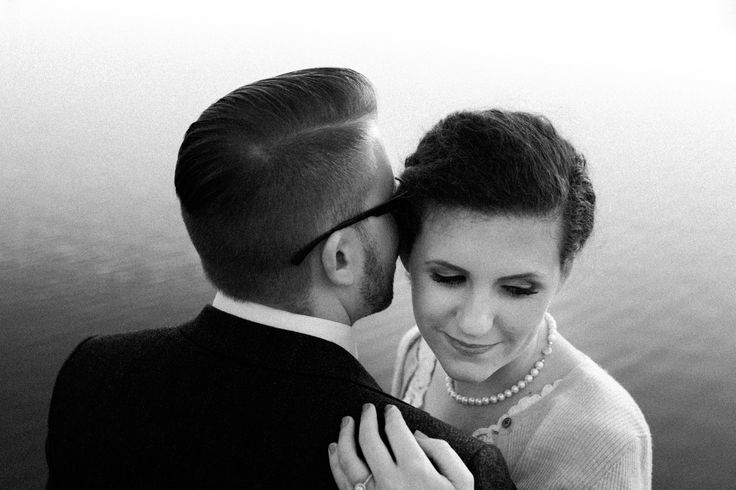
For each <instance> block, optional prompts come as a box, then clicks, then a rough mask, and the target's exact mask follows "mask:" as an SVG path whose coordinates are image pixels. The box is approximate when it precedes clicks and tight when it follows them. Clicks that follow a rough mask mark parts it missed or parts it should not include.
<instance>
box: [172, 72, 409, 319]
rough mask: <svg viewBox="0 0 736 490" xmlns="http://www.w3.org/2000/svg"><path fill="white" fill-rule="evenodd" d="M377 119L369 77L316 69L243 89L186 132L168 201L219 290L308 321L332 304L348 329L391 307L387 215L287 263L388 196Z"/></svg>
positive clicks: (391, 240) (392, 243)
mask: <svg viewBox="0 0 736 490" xmlns="http://www.w3.org/2000/svg"><path fill="white" fill-rule="evenodd" d="M375 116H376V101H375V96H374V93H373V88H372V87H371V85H370V83H369V82H368V80H367V79H366V78H365V77H363V76H362V75H361V74H359V73H357V72H355V71H352V70H348V69H341V68H314V69H306V70H300V71H295V72H291V73H286V74H283V75H279V76H277V77H274V78H269V79H266V80H261V81H258V82H255V83H252V84H249V85H246V86H243V87H240V88H239V89H237V90H235V91H233V92H231V93H230V94H228V95H226V96H225V97H223V98H222V99H220V100H218V101H217V102H215V103H214V104H212V105H211V106H210V107H209V108H208V109H207V110H205V111H204V112H203V113H202V115H201V116H200V117H199V119H198V120H197V121H196V122H194V123H193V124H192V125H191V126H190V127H189V129H188V131H187V132H186V135H185V136H184V141H183V142H182V145H181V148H180V149H179V157H178V161H177V165H176V174H175V185H176V192H177V195H178V196H179V199H180V202H181V209H182V216H183V218H184V223H185V224H186V227H187V230H188V232H189V236H190V237H191V239H192V242H193V243H194V246H195V248H196V249H197V252H198V253H199V255H200V258H201V260H202V265H203V267H204V270H205V273H206V274H207V277H208V278H209V279H210V280H211V281H212V283H213V284H214V285H215V286H216V287H217V288H218V289H219V290H221V291H223V292H224V293H225V294H227V295H229V296H231V297H233V298H237V299H243V300H249V301H256V302H260V303H264V304H268V305H272V306H279V307H282V308H286V309H289V310H291V311H296V312H300V313H308V314H314V313H315V309H319V305H320V304H322V303H324V300H325V299H324V298H322V297H321V296H324V295H325V294H327V295H328V296H329V295H334V297H335V298H336V301H338V302H340V303H341V304H343V305H344V306H345V309H346V311H347V312H348V316H349V317H350V320H351V321H355V320H357V319H358V318H360V317H361V316H365V315H366V314H369V313H372V312H373V311H368V310H371V309H373V310H374V311H378V309H382V308H385V307H386V306H387V303H390V296H391V284H392V280H393V270H394V263H395V253H396V250H395V249H396V239H395V236H394V235H395V230H394V228H393V226H394V225H393V223H392V222H390V218H388V217H378V218H375V219H368V220H362V221H360V222H358V223H356V224H354V225H352V226H349V227H347V228H343V229H340V230H336V231H335V232H334V233H332V234H330V235H329V236H327V237H325V239H324V240H322V241H320V243H318V244H317V245H316V246H315V247H314V248H313V249H312V250H310V251H309V253H308V254H307V255H306V256H305V257H304V258H303V260H302V261H301V262H300V263H299V264H294V263H293V261H292V258H293V256H294V254H295V252H297V251H298V250H300V249H301V248H303V247H304V246H305V245H306V244H308V243H309V242H310V241H312V240H313V239H314V238H315V237H317V236H319V235H320V234H322V233H324V232H325V231H327V230H330V229H331V228H332V227H333V226H334V225H335V224H336V223H339V222H341V221H343V220H346V219H348V218H350V217H352V216H354V215H356V214H359V213H360V212H362V211H364V210H365V209H367V208H368V207H371V206H375V205H378V204H380V203H381V202H383V201H385V200H387V199H388V198H389V197H390V195H391V193H392V191H393V174H392V172H391V168H390V165H389V164H388V160H387V159H386V155H385V152H384V150H383V147H382V146H381V143H380V141H379V140H378V138H377V134H376V130H375ZM330 254H334V257H333V258H332V259H331V258H330ZM330 268H332V269H330ZM348 271H349V272H350V273H349V274H347V272H348ZM335 274H336V275H335ZM389 276H390V279H387V278H388V277H389ZM377 290H379V292H378V293H376V291H377ZM361 291H363V292H362V293H361ZM367 293H370V294H367ZM315 295H316V297H315ZM376 296H378V297H379V298H378V300H375V299H374V300H369V298H375V297H376ZM335 298H330V299H328V302H329V301H331V300H332V299H335ZM371 302H373V303H375V306H370V305H368V304H367V303H371Z"/></svg>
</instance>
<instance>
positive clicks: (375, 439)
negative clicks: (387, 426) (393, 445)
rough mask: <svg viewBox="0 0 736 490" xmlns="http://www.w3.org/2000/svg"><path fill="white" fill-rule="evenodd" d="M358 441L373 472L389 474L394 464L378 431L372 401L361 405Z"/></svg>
mask: <svg viewBox="0 0 736 490" xmlns="http://www.w3.org/2000/svg"><path fill="white" fill-rule="evenodd" d="M358 441H360V449H362V450H363V456H365V460H366V462H368V466H370V467H371V469H372V470H373V473H374V474H381V475H387V476H388V475H390V474H391V471H392V469H393V468H394V467H395V466H396V465H395V464H394V460H393V459H392V458H391V454H390V453H389V452H388V448H386V445H385V444H384V443H383V440H382V439H381V435H380V433H379V432H378V419H377V417H376V407H374V406H373V404H372V403H366V404H365V405H363V413H362V415H361V416H360V428H359V429H358Z"/></svg>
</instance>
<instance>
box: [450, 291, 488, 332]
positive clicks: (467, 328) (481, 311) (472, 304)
mask: <svg viewBox="0 0 736 490" xmlns="http://www.w3.org/2000/svg"><path fill="white" fill-rule="evenodd" d="M493 317H494V313H493V305H492V303H491V295H490V293H488V292H483V291H473V292H472V293H471V294H470V295H469V297H468V298H466V300H465V302H464V304H463V305H462V307H461V308H460V311H459V318H458V327H459V328H460V331H461V332H462V333H464V334H465V335H467V336H468V337H482V336H483V335H485V334H487V333H488V332H489V331H490V330H491V329H492V328H493Z"/></svg>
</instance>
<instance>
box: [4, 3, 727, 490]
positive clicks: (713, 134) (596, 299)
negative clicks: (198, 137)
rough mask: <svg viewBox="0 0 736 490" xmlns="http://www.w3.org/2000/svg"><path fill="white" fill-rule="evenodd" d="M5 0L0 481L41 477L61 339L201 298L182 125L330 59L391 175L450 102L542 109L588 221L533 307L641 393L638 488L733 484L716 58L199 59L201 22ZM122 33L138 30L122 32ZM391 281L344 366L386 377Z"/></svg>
mask: <svg viewBox="0 0 736 490" xmlns="http://www.w3.org/2000/svg"><path fill="white" fill-rule="evenodd" d="M2 6H3V7H2V8H3V10H2V13H3V14H4V17H0V26H1V27H3V30H2V31H0V32H2V34H1V36H2V38H1V39H0V41H2V44H0V46H1V47H0V65H1V66H3V67H4V68H3V74H2V75H0V77H3V78H5V80H4V82H5V83H3V86H4V87H5V89H3V91H2V93H0V107H2V109H0V112H2V114H3V117H2V118H0V138H1V140H2V144H0V231H1V235H0V389H1V390H2V391H1V392H0V403H1V404H2V406H1V407H0V461H1V462H2V463H0V487H2V488H38V487H39V486H41V485H42V482H43V481H44V478H45V465H44V461H43V441H44V437H45V419H46V413H47V408H48V401H49V397H50V390H51V387H52V386H53V382H54V377H55V375H56V372H57V371H58V369H59V367H60V365H61V363H62V362H63V360H64V359H65V358H66V356H67V355H68V354H69V352H70V351H71V349H72V348H73V347H74V346H75V345H76V344H77V343H78V342H79V341H80V340H82V339H83V338H85V337H86V336H88V335H92V334H101V333H112V332H122V331H128V330H134V329H140V328H154V327H160V326H164V325H176V324H177V323H180V322H182V321H185V320H187V319H189V318H190V317H192V316H193V315H195V314H196V313H197V312H198V311H199V309H200V308H201V307H202V305H203V304H205V303H207V302H209V301H210V300H211V298H212V294H213V291H212V289H211V287H210V286H209V285H208V284H207V283H206V282H205V281H204V280H203V278H202V274H201V271H200V268H199V264H198V261H197V257H196V254H195V253H194V250H193V248H192V247H191V245H190V244H189V242H188V239H187V237H186V234H185V231H184V227H183V225H182V224H181V222H180V219H179V215H178V207H177V203H176V199H175V196H174V193H173V185H172V180H173V167H174V162H175V155H176V150H177V148H178V145H179V143H180V141H181V136H182V135H183V132H184V131H185V129H186V127H187V125H188V124H189V123H190V122H191V121H192V120H194V118H196V117H197V115H198V114H199V112H200V111H201V110H202V109H204V108H205V107H206V106H207V105H208V104H209V103H211V102H212V101H213V100H215V99H216V98H217V97H219V96H221V95H223V94H224V93H226V92H227V91H229V90H231V89H233V88H235V87H237V86H239V85H241V84H243V83H247V82H249V81H252V80H255V79H258V78H263V77H266V76H270V75H273V74H277V73H280V72H283V71H288V70H290V69H296V68H300V67H304V66H314V65H320V64H334V65H347V66H352V67H355V68H357V69H359V70H361V71H363V72H364V73H365V74H366V75H368V76H369V77H370V78H371V79H372V80H373V81H374V83H375V84H376V87H377V90H378V92H379V97H380V100H379V103H380V104H382V105H381V107H382V110H381V122H382V126H383V128H384V134H385V139H386V142H387V145H388V147H389V149H390V152H391V153H392V155H394V156H395V157H396V168H397V169H400V161H401V158H402V157H403V156H405V155H406V154H407V152H408V151H410V149H411V147H412V146H413V145H415V144H416V141H417V138H418V137H419V135H420V134H421V133H422V131H424V130H426V129H427V128H428V127H429V126H430V125H431V124H432V123H434V122H435V121H436V120H437V119H438V118H439V117H441V116H443V115H445V114H446V113H447V112H449V111H451V110H455V109H460V108H465V107H483V106H494V105H495V106H502V107H511V108H518V109H524V110H532V111H538V112H543V113H545V114H547V115H548V116H549V117H550V118H551V119H552V121H553V122H554V123H555V124H556V125H557V126H558V128H559V129H560V130H561V131H562V132H563V133H564V134H565V135H567V136H568V137H569V138H570V139H571V140H572V141H573V142H574V143H575V144H576V145H577V146H578V147H579V148H580V149H581V150H582V151H584V152H585V153H586V155H587V156H588V160H589V162H590V164H591V170H592V177H593V181H594V185H595V187H596V190H597V192H598V195H599V209H598V221H597V223H596V231H595V235H594V237H593V239H592V241H591V242H590V243H589V245H588V246H587V249H586V250H585V252H584V253H583V254H582V256H581V257H580V258H579V260H578V262H577V263H576V267H575V269H574V272H573V275H572V276H571V278H570V280H569V282H568V284H567V285H566V287H565V289H564V290H563V292H562V293H561V294H560V296H559V297H558V298H557V300H556V302H555V303H554V304H553V307H552V312H553V314H554V315H555V316H556V318H557V321H558V324H559V326H560V330H561V331H562V332H563V333H565V335H566V336H567V337H568V338H569V339H570V340H571V341H572V342H573V343H575V344H576V345H577V346H578V347H580V348H581V349H582V350H584V351H585V352H587V353H588V354H589V355H590V356H591V357H593V358H594V359H595V360H596V361H598V362H599V363H600V364H601V365H603V366H604V367H605V368H606V369H608V370H609V371H610V372H611V373H612V374H613V375H614V376H615V377H616V378H617V379H618V380H620V382H621V383H622V384H623V385H624V386H625V387H626V388H627V389H628V390H629V391H630V392H631V393H632V395H633V396H634V398H635V399H636V400H637V401H638V402H639V404H640V406H641V408H642V410H643V411H644V414H645V415H646V417H647V420H648V421H649V423H650V425H651V428H652V431H653V436H654V472H655V487H657V488H683V489H686V488H733V485H734V483H733V482H734V481H736V456H734V455H736V417H734V416H733V407H734V406H736V377H734V376H733V370H734V368H736V286H735V285H736V245H734V244H736V197H735V196H736V96H735V95H734V91H733V90H732V88H733V87H734V86H736V75H735V74H734V71H733V70H730V71H729V70H727V69H724V68H722V67H721V68H719V67H716V68H713V67H711V68H709V69H711V72H708V71H707V70H706V72H705V73H703V70H704V66H703V65H702V64H701V65H697V60H698V59H700V58H697V57H696V56H695V54H693V53H690V52H687V51H684V56H692V58H689V59H688V60H687V61H690V62H692V63H693V65H692V67H693V70H694V71H697V72H698V73H699V75H698V76H690V77H687V76H686V75H687V73H686V71H687V70H685V69H684V68H683V67H682V66H681V65H680V64H678V63H672V64H667V63H664V64H662V65H659V66H648V65H647V66H648V68H644V69H642V67H643V66H645V64H642V63H638V64H637V63H632V65H630V66H629V65H626V64H625V62H624V57H622V58H621V59H618V61H616V60H614V61H615V62H614V63H613V64H612V65H610V66H609V65H606V64H598V65H596V66H595V67H594V69H593V70H592V71H591V70H583V69H582V68H580V67H579V66H577V65H576V64H575V63H572V62H571V63H570V64H569V65H566V66H565V68H566V70H567V71H561V72H554V73H551V72H550V71H549V70H550V66H549V65H545V64H544V63H541V62H539V60H536V61H538V63H537V64H536V65H535V66H536V67H531V68H527V70H526V71H523V70H522V71H513V70H512V71H511V72H509V73H505V74H499V73H497V72H496V71H494V70H493V69H492V68H491V67H492V66H498V65H497V64H498V63H503V62H509V60H511V59H513V58H512V57H510V55H509V56H507V57H506V58H503V57H502V58H499V59H496V60H495V62H496V64H495V65H494V63H489V64H488V66H487V67H486V68H478V67H477V66H476V65H475V64H473V62H472V60H469V59H466V58H462V57H460V59H455V58H449V57H448V59H447V60H446V61H445V66H444V67H443V68H442V69H440V68H437V67H436V66H435V65H431V64H427V63H422V62H421V61H422V60H419V61H416V60H414V59H413V57H412V56H409V55H401V54H396V53H394V52H393V51H392V47H391V45H390V44H386V45H378V46H373V47H372V48H371V49H370V50H367V51H361V52H362V53H363V54H361V55H358V54H356V52H358V51H359V50H357V47H356V46H353V47H356V50H355V51H351V50H349V49H347V48H345V49H346V50H345V51H340V49H338V48H336V47H333V48H331V49H333V51H330V50H328V49H327V46H326V45H323V44H321V42H322V41H321V40H320V38H318V39H317V40H316V41H315V40H313V41H311V42H312V44H307V45H306V48H309V49H311V50H314V51H318V50H320V49H322V50H323V51H324V52H325V53H327V54H326V55H325V57H324V58H318V57H313V56H311V55H309V54H304V53H307V52H308V50H307V51H305V52H304V53H302V54H299V55H293V54H290V52H289V51H288V50H287V48H286V47H285V46H284V45H281V44H278V43H276V44H274V45H273V46H272V50H271V51H269V50H267V49H265V48H264V47H263V46H261V49H259V50H256V49H254V48H252V46H250V45H248V44H247V43H245V42H243V45H242V46H241V47H238V48H235V47H233V46H232V45H230V44H229V43H228V42H227V40H228V36H229V35H231V36H233V37H237V36H241V38H239V39H241V41H242V36H243V34H242V33H240V31H237V32H236V31H235V30H232V29H231V28H230V27H228V28H227V29H231V30H227V29H225V30H224V31H217V32H218V36H219V37H218V36H215V38H213V39H208V42H210V43H212V45H213V46H214V47H216V48H218V49H213V50H211V51H209V50H205V49H203V48H201V46H200V45H198V44H197V42H199V43H202V45H206V43H204V41H205V36H204V34H202V33H199V34H197V36H199V37H197V38H196V39H195V40H194V41H192V40H188V38H187V37H186V36H183V35H182V34H181V32H179V31H174V30H166V29H163V30H161V29H159V35H156V34H152V33H151V32H153V31H154V30H155V29H153V28H154V27H161V26H158V25H157V24H151V22H153V21H150V20H149V21H147V22H148V24H145V23H144V24H145V25H144V28H140V26H138V24H135V23H134V22H132V21H131V20H130V19H127V20H126V18H123V20H122V21H121V20H119V19H118V20H113V19H112V16H102V17H101V19H98V22H97V23H86V22H82V21H79V20H78V19H77V18H76V17H75V16H71V15H68V13H66V14H65V13H64V12H52V13H46V14H43V13H39V12H37V11H34V10H33V9H30V10H24V9H22V8H21V7H19V6H18V5H17V4H16V3H15V2H8V3H3V4H2ZM98 14H99V13H98ZM100 15H101V14H100ZM123 17H124V16H123ZM52 20H53V21H52ZM116 22H117V23H116ZM190 22H193V21H192V20H191V19H190ZM105 23H107V24H105ZM101 24H104V25H101ZM136 26H138V27H136ZM124 27H128V28H130V29H131V30H132V31H134V32H136V33H137V34H140V35H142V36H143V39H140V36H139V38H138V40H137V41H131V38H130V37H129V36H127V34H126V32H127V31H126V30H125V29H124ZM226 27H227V26H226ZM146 28H150V29H146ZM105 29H108V30H105ZM109 29H112V34H110V31H109ZM116 29H117V30H116ZM135 29H141V30H140V31H135ZM360 29H367V27H365V26H363V27H359V30H360ZM39 32H47V34H46V35H45V36H42V37H39V36H38V33H39ZM146 36H148V37H146ZM195 37H196V36H195ZM179 43H181V44H182V45H181V46H180V45H179ZM195 45H196V46H200V47H199V48H197V49H191V50H190V49H189V48H192V47H193V46H195ZM410 48H411V46H410ZM391 54H394V56H393V57H391V56H389V55H391ZM486 54H487V56H488V57H489V58H488V59H492V57H493V56H494V55H493V54H492V53H490V52H488V53H486ZM402 56H403V57H402ZM234 60H240V62H236V61H234ZM243 60H246V61H248V62H247V63H245V64H246V65H247V66H246V67H243V66H242V64H243V62H242V61H243ZM424 60H425V61H426V58H424ZM616 63H618V64H616ZM655 65H656V63H655ZM708 66H710V65H708ZM203 67H206V68H207V70H202V69H200V68H203ZM696 68H697V70H696ZM706 68H707V67H706ZM576 70H577V71H576ZM642 70H643V71H642ZM205 71H206V73H205ZM561 73H566V74H565V75H562V74H561ZM541 81H544V83H541ZM396 290H397V293H396V300H395V302H394V305H393V306H392V307H391V308H390V309H389V310H388V311H387V312H384V313H382V314H380V315H377V316H376V317H374V318H371V319H367V320H365V321H362V322H360V323H359V324H358V326H357V328H358V331H359V335H360V336H361V338H362V339H363V340H364V341H365V342H364V344H365V346H364V348H363V350H362V356H361V357H362V360H363V361H364V362H365V363H366V365H367V366H368V367H369V369H370V371H371V372H372V373H374V374H375V375H376V377H377V379H379V381H380V382H381V384H382V385H383V386H387V385H388V382H389V379H390V370H391V364H392V361H393V357H394V350H393V349H394V343H395V342H396V340H397V339H398V338H399V337H400V336H401V334H402V333H403V331H404V330H406V329H407V328H408V327H409V326H411V324H412V319H411V305H410V301H409V295H408V285H407V281H406V279H405V278H404V277H403V276H402V275H401V273H399V274H398V275H397V281H396Z"/></svg>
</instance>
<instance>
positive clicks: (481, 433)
mask: <svg viewBox="0 0 736 490" xmlns="http://www.w3.org/2000/svg"><path fill="white" fill-rule="evenodd" d="M560 381H562V378H560V379H558V380H556V381H555V382H554V383H552V384H546V385H544V388H542V392H541V393H535V394H533V395H527V396H525V397H523V398H521V399H519V401H518V402H516V404H515V405H514V406H512V407H511V408H509V411H508V412H506V413H505V414H503V415H501V416H500V417H499V418H498V422H496V423H495V424H492V425H489V426H488V427H481V428H480V429H476V430H475V431H474V432H473V437H476V438H478V439H480V440H481V441H485V442H489V443H491V444H493V443H494V442H495V438H496V436H497V435H498V434H499V432H500V429H499V427H502V424H503V421H504V420H505V419H507V418H508V417H513V416H514V415H516V414H517V413H520V412H522V411H524V410H526V409H527V408H529V407H531V406H532V405H534V404H535V403H537V402H538V401H539V400H541V399H542V398H544V397H545V396H547V395H549V394H550V393H551V392H552V391H553V390H554V389H555V388H557V385H558V384H559V383H560Z"/></svg>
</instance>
